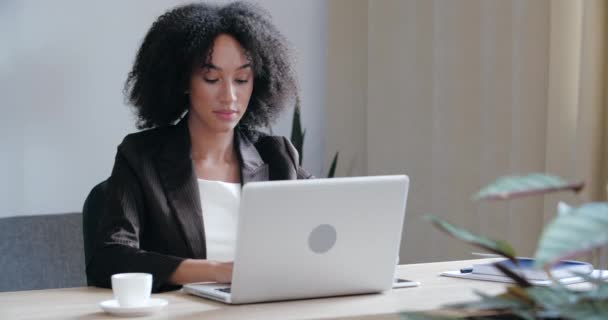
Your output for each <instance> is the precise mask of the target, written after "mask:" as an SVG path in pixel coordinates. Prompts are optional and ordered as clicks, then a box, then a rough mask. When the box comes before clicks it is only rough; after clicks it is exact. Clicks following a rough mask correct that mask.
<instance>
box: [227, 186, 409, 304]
mask: <svg viewBox="0 0 608 320" xmlns="http://www.w3.org/2000/svg"><path fill="white" fill-rule="evenodd" d="M408 188H409V179H408V177H407V176H404V175H399V176H370V177H355V178H332V179H312V180H297V181H295V180H290V181H270V182H252V183H248V184H246V185H245V186H244V187H243V191H242V198H241V207H240V212H239V222H238V231H237V244H236V254H235V262H234V270H233V277H232V289H231V294H230V295H231V297H230V302H231V303H236V304H238V303H253V302H262V301H276V300H290V299H301V298H313V297H325V296H337V295H349V294H361V293H371V292H380V291H385V290H388V289H390V288H391V286H392V282H393V274H394V268H395V260H396V258H397V257H398V254H399V245H400V242H401V233H402V227H403V222H404V218H405V207H406V200H407V193H408Z"/></svg>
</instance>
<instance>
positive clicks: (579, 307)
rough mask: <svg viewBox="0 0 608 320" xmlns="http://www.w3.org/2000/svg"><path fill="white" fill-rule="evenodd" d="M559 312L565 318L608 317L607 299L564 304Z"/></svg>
mask: <svg viewBox="0 0 608 320" xmlns="http://www.w3.org/2000/svg"><path fill="white" fill-rule="evenodd" d="M559 313H560V314H561V316H562V317H564V318H566V319H576V320H602V319H608V300H603V301H589V302H584V303H576V304H565V305H562V306H561V307H560V310H559Z"/></svg>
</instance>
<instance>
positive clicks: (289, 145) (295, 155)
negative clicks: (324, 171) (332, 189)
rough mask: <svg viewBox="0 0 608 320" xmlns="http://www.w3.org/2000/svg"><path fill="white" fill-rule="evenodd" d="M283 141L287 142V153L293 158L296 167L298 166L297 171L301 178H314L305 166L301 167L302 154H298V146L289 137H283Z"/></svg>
mask: <svg viewBox="0 0 608 320" xmlns="http://www.w3.org/2000/svg"><path fill="white" fill-rule="evenodd" d="M283 143H284V144H285V148H286V149H287V154H289V157H290V158H291V161H292V162H293V165H294V167H295V168H296V173H297V176H298V180H299V179H314V178H315V177H314V176H313V175H312V174H310V173H309V172H308V171H306V170H305V169H304V168H302V167H300V155H299V154H298V150H296V147H294V145H293V144H292V143H291V141H289V139H287V138H285V137H283Z"/></svg>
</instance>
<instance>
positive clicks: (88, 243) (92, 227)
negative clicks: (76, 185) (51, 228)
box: [82, 180, 107, 284]
mask: <svg viewBox="0 0 608 320" xmlns="http://www.w3.org/2000/svg"><path fill="white" fill-rule="evenodd" d="M106 185H107V180H106V181H102V182H101V183H99V184H98V185H96V186H95V187H94V188H93V190H91V192H90V193H89V195H88V196H87V198H86V200H85V201H84V206H83V208H82V238H83V240H84V259H85V263H86V264H88V263H89V260H90V259H91V253H92V252H93V246H94V240H95V233H96V232H97V226H98V222H99V218H100V217H101V215H102V214H103V203H104V201H105V193H106ZM86 264H85V265H86ZM87 282H88V283H89V284H90V282H89V281H88V279H87Z"/></svg>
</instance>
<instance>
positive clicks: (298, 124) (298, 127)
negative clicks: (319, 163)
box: [290, 98, 306, 165]
mask: <svg viewBox="0 0 608 320" xmlns="http://www.w3.org/2000/svg"><path fill="white" fill-rule="evenodd" d="M305 136H306V130H302V121H301V119H300V99H299V98H296V106H295V108H294V111H293V121H292V124H291V139H290V140H291V143H293V146H294V147H295V148H296V150H297V151H298V154H299V155H300V163H299V165H302V158H304V153H303V152H304V137H305Z"/></svg>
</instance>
